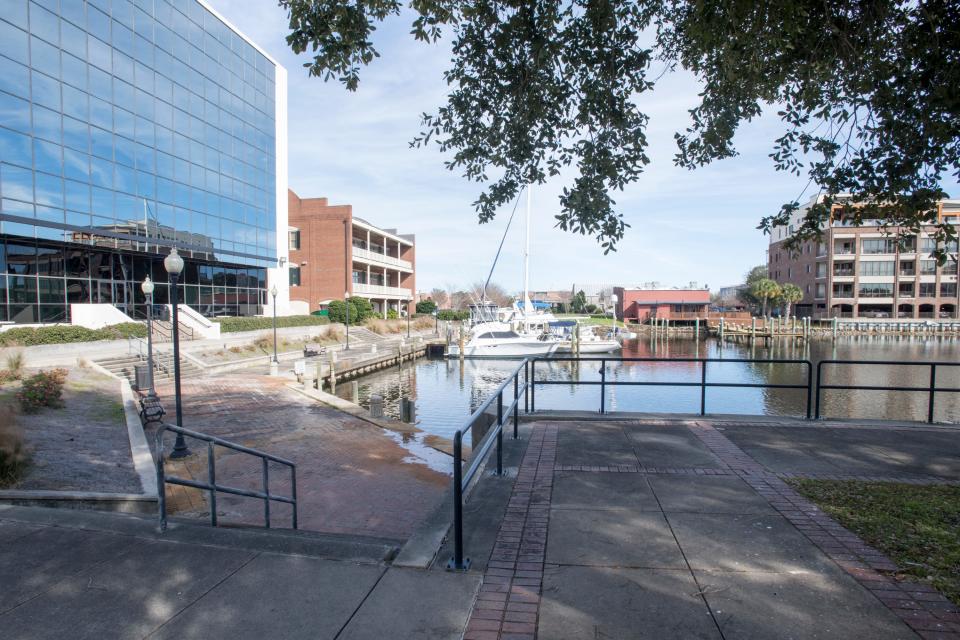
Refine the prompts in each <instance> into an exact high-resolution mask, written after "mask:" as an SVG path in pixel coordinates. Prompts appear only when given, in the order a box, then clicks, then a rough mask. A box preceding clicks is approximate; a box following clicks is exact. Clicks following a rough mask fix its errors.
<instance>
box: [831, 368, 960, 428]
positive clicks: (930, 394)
mask: <svg viewBox="0 0 960 640" xmlns="http://www.w3.org/2000/svg"><path fill="white" fill-rule="evenodd" d="M824 365H827V366H844V365H849V366H858V365H885V366H894V365H895V366H904V367H930V377H929V384H927V386H924V387H902V386H893V385H878V384H860V385H857V384H825V383H824V382H823V367H824ZM937 367H960V362H903V361H898V360H821V361H820V362H818V363H817V391H816V398H817V403H816V411H815V412H814V417H815V418H816V419H817V420H819V419H820V399H821V396H822V395H823V391H824V390H831V389H844V390H851V391H856V390H859V391H906V392H914V393H926V394H927V422H933V410H934V402H935V400H936V397H937V392H941V393H957V392H960V387H938V386H937Z"/></svg>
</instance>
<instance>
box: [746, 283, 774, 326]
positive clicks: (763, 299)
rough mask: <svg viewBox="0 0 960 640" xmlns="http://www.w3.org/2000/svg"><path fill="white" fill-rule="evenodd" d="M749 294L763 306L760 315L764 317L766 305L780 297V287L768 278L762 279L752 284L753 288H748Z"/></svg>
mask: <svg viewBox="0 0 960 640" xmlns="http://www.w3.org/2000/svg"><path fill="white" fill-rule="evenodd" d="M750 293H752V294H753V296H754V297H755V298H756V299H757V300H759V301H760V303H761V304H762V305H763V310H762V312H761V314H760V315H762V316H763V317H766V316H767V303H768V302H769V301H770V300H774V299H776V298H778V297H780V285H778V284H777V283H776V282H775V281H773V280H771V279H770V278H763V279H761V280H757V281H756V282H754V283H753V286H751V287H750Z"/></svg>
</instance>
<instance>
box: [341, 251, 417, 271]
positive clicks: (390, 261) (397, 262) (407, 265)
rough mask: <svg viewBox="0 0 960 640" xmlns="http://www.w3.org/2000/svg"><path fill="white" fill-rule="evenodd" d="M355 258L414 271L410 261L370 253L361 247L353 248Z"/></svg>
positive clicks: (374, 252)
mask: <svg viewBox="0 0 960 640" xmlns="http://www.w3.org/2000/svg"><path fill="white" fill-rule="evenodd" d="M353 257H354V258H360V259H361V260H369V261H371V262H378V263H380V264H387V265H391V266H394V267H399V268H401V269H407V270H409V271H412V270H413V263H412V262H410V261H409V260H401V259H400V258H394V257H393V256H388V255H386V254H383V253H378V252H376V251H370V250H369V249H361V248H360V247H354V248H353Z"/></svg>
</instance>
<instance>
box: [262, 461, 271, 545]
mask: <svg viewBox="0 0 960 640" xmlns="http://www.w3.org/2000/svg"><path fill="white" fill-rule="evenodd" d="M261 460H263V494H264V495H265V496H266V497H265V498H264V499H263V519H264V520H265V521H266V524H265V525H264V526H265V527H266V528H267V529H269V528H270V461H269V460H267V459H266V458H261Z"/></svg>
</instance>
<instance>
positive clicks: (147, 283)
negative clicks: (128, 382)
mask: <svg viewBox="0 0 960 640" xmlns="http://www.w3.org/2000/svg"><path fill="white" fill-rule="evenodd" d="M154 288H155V285H154V284H153V280H151V279H150V276H147V277H146V279H144V281H143V282H142V283H141V284H140V290H141V291H143V297H144V298H145V299H146V303H147V369H148V370H149V372H150V373H149V377H148V379H147V380H148V384H149V385H150V388H149V389H148V390H147V395H148V396H150V397H154V396H156V395H157V392H156V390H155V389H154V388H153V290H154Z"/></svg>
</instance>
